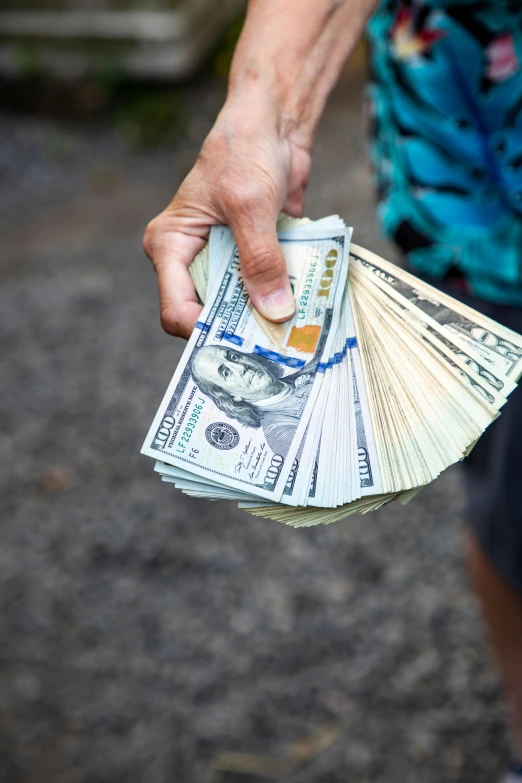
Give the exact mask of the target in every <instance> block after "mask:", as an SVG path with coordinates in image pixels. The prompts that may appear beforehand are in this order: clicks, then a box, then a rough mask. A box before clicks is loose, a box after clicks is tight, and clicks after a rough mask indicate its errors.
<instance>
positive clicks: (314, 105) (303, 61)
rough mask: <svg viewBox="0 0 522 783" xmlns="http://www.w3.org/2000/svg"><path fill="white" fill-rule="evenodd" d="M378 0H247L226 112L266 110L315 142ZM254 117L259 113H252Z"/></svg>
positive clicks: (302, 140) (285, 129) (302, 141)
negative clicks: (332, 92)
mask: <svg viewBox="0 0 522 783" xmlns="http://www.w3.org/2000/svg"><path fill="white" fill-rule="evenodd" d="M376 5H377V0H250V3H249V7H248V13H247V18H246V22H245V26H244V29H243V32H242V34H241V37H240V40H239V42H238V45H237V48H236V52H235V55H234V60H233V63H232V68H231V73H230V82H229V92H228V98H227V103H226V105H225V107H226V109H227V111H229V112H232V113H234V112H235V111H236V109H237V111H238V112H241V115H242V116H243V117H245V116H246V115H247V112H246V111H245V109H246V107H247V106H250V107H251V116H252V118H256V117H257V116H258V114H259V110H261V111H263V112H266V111H267V110H268V112H269V113H271V114H272V115H273V116H274V120H275V121H276V122H277V123H278V126H279V127H278V130H279V132H280V133H281V134H282V135H283V136H286V137H290V136H291V137H292V138H293V140H294V142H295V143H297V144H299V145H300V146H302V147H305V148H307V149H310V148H311V146H312V144H313V139H314V136H315V131H316V127H317V124H318V122H319V118H320V116H321V113H322V110H323V107H324V104H325V102H326V99H327V97H328V94H329V92H330V90H331V88H332V87H333V85H334V84H335V81H336V80H337V77H338V76H339V73H340V71H341V68H342V67H343V64H344V62H345V61H346V59H347V58H348V57H349V55H350V54H351V52H352V51H353V49H354V47H355V45H356V43H357V41H358V39H359V37H360V35H361V33H362V31H363V28H364V25H365V23H366V20H367V19H368V17H369V16H370V14H371V13H372V11H373V9H374V8H375V6H376ZM253 121H255V119H253Z"/></svg>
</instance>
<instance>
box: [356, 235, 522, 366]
mask: <svg viewBox="0 0 522 783" xmlns="http://www.w3.org/2000/svg"><path fill="white" fill-rule="evenodd" d="M351 252H352V255H353V257H354V259H355V260H356V262H359V263H360V264H362V266H363V267H364V268H365V269H366V270H367V271H368V272H370V273H371V274H373V275H374V277H375V280H376V282H378V281H379V280H381V281H383V282H384V283H386V284H387V285H388V286H389V287H390V289H392V290H393V291H395V292H396V294H398V295H399V296H400V298H401V299H402V300H403V301H407V302H409V303H411V304H412V305H414V306H415V307H416V308H418V309H419V310H421V311H422V312H424V313H425V315H426V316H428V318H429V319H430V321H431V322H433V321H434V322H436V323H437V324H438V325H440V327H441V328H442V329H443V330H444V332H446V334H447V335H448V337H449V338H450V339H451V340H452V341H453V342H454V343H455V344H456V345H459V344H460V345H462V347H463V349H464V350H465V352H466V353H467V354H469V355H472V356H474V357H475V358H476V360H477V361H478V362H479V363H480V364H481V365H482V366H483V367H484V368H485V369H486V370H487V369H489V370H490V371H491V372H492V373H493V374H494V375H495V376H496V377H498V376H500V375H504V376H506V377H507V378H509V379H510V380H511V381H517V380H518V379H519V377H520V375H521V374H522V338H521V337H520V335H518V334H516V333H515V332H512V331H511V330H510V329H507V328H505V327H503V326H501V325H500V324H498V323H497V322H496V321H493V320H491V319H490V318H487V317H486V316H484V315H482V314H481V313H478V312H476V311H475V310H473V309H472V308H470V307H467V306H466V305H464V304H462V303H461V302H458V301H456V300H455V299H453V298H452V297H450V296H448V295H447V294H444V293H442V292H441V291H439V290H438V289H436V288H434V287H433V286H430V285H429V284H428V283H424V282H423V281H422V280H419V279H418V278H416V277H414V276H413V275H411V274H409V273H408V272H406V271H405V270H403V269H400V268H399V267H397V266H395V265H394V264H391V263H390V262H389V261H385V260H384V259H382V258H379V256H376V255H375V254H374V253H371V252H370V251H368V250H365V249H364V248H362V247H359V246H357V245H352V250H351Z"/></svg>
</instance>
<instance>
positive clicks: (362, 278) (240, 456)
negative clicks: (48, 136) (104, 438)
mask: <svg viewBox="0 0 522 783" xmlns="http://www.w3.org/2000/svg"><path fill="white" fill-rule="evenodd" d="M278 230H279V239H280V242H281V247H282V250H283V253H284V256H285V261H286V264H287V269H288V273H289V277H290V281H291V285H292V289H293V291H294V295H295V297H296V302H297V314H299V311H300V310H303V312H304V316H305V324H304V326H305V329H304V331H299V329H301V328H302V324H301V323H300V322H299V320H298V317H297V314H296V316H295V318H294V320H293V321H291V322H290V323H289V324H282V325H274V324H271V323H269V322H267V321H265V320H264V319H263V318H262V317H261V316H260V315H259V314H258V313H256V312H255V310H253V308H252V307H251V305H250V303H249V302H248V300H247V298H246V295H245V292H244V290H243V288H242V282H241V276H240V272H239V268H238V258H237V252H236V254H235V256H234V252H235V245H234V241H233V236H232V233H231V232H230V229H228V228H227V227H226V226H216V227H213V229H212V231H211V234H210V240H209V243H208V245H207V247H206V248H205V249H204V250H203V251H202V252H201V253H200V254H198V256H197V257H196V259H195V261H194V263H193V264H192V266H191V267H190V273H191V275H192V277H193V280H194V283H195V286H196V289H197V291H198V295H199V297H200V299H201V301H203V302H206V305H205V309H204V311H203V314H202V316H201V318H200V323H199V324H198V326H197V327H196V330H195V333H194V335H193V338H192V342H191V343H189V346H188V347H187V351H188V354H187V356H185V355H184V358H183V360H182V365H183V367H181V368H178V372H177V374H176V375H175V376H174V379H173V381H172V382H171V387H172V388H170V389H169V391H168V393H167V395H166V396H165V399H164V401H163V403H162V406H160V409H159V411H158V414H157V416H156V419H155V422H154V424H153V427H151V431H150V432H149V436H148V439H147V441H146V453H148V454H149V455H150V456H155V457H156V459H157V462H156V467H155V470H156V471H157V472H158V473H159V474H160V476H161V478H162V480H163V481H165V482H167V483H172V484H174V485H175V486H176V487H177V488H178V489H181V490H182V491H183V492H186V493H187V494H189V495H192V496H194V497H198V498H206V499H210V500H220V499H228V500H235V501H237V502H238V505H239V507H240V508H244V509H245V510H246V511H248V512H249V513H251V514H254V515H257V516H262V517H269V518H272V519H276V520H278V521H280V522H282V523H284V524H287V525H291V526H293V527H307V526H309V525H315V524H329V523H331V522H334V521H337V520H339V519H342V518H343V517H345V516H348V515H350V514H352V513H355V512H360V513H370V512H371V511H373V510H376V509H377V508H380V507H382V506H383V505H386V504H387V503H390V502H392V501H394V500H398V501H399V502H401V503H406V502H409V500H411V498H412V497H414V496H415V495H416V493H417V492H418V491H419V489H420V488H422V486H424V485H425V484H427V483H429V482H430V481H433V480H434V479H435V478H436V477H437V476H438V475H440V473H441V472H442V471H443V470H445V469H446V468H447V467H448V466H449V465H451V464H453V463H454V462H456V461H459V460H460V459H463V458H465V457H466V455H467V454H469V452H470V451H471V449H472V448H473V446H474V445H475V443H476V442H477V440H478V439H479V437H480V436H481V434H482V432H483V431H484V430H485V429H486V428H487V427H488V426H489V425H490V424H491V422H493V421H494V420H495V418H497V416H498V415H499V412H500V410H501V408H502V407H503V406H504V405H505V404H506V400H507V398H508V396H509V394H510V393H511V392H512V391H513V389H514V388H515V387H516V381H517V380H518V378H519V376H520V374H521V371H522V337H520V335H517V334H516V333H514V332H511V331H510V330H508V329H505V328H504V327H502V326H500V325H499V324H497V323H495V322H494V321H492V320H491V319H488V318H486V317H485V316H483V315H481V314H480V313H477V312H475V311H474V310H472V309H471V308H469V307H467V306H465V305H463V304H461V303H460V302H458V301H456V300H454V299H452V298H451V297H449V296H447V295H446V294H442V293H441V292H439V291H438V290H437V289H435V288H433V287H431V286H429V285H428V284H426V283H424V282H423V281H420V280H418V279H417V278H415V277H414V276H413V275H411V274H409V273H407V272H405V271H404V270H402V269H400V268H398V267H396V266H394V265H392V264H390V263H389V262H387V261H386V260H384V259H381V258H379V257H378V256H375V255H374V254H373V253H371V252H370V251H367V250H365V249H364V248H361V247H358V246H356V245H351V246H350V255H349V256H348V253H346V255H343V263H342V266H343V268H342V270H341V269H340V267H338V269H337V271H336V272H335V273H334V272H332V271H331V270H332V268H333V267H332V266H331V260H332V258H333V256H330V262H329V263H330V266H329V265H328V263H327V262H326V261H324V265H323V267H321V268H322V269H323V272H319V273H318V272H317V268H316V266H314V264H315V262H316V260H317V252H318V247H319V245H320V244H321V246H322V247H323V250H322V251H321V252H322V258H323V260H324V259H325V258H326V259H328V253H329V252H330V249H329V248H330V246H328V245H327V246H323V245H322V242H323V240H324V238H325V236H326V237H327V241H335V237H339V236H343V235H344V236H345V242H344V249H345V250H347V247H348V241H349V234H344V223H343V221H342V220H341V218H339V217H338V216H335V215H334V216H330V217H329V218H325V219H323V220H321V221H316V222H313V221H309V220H308V219H303V220H296V219H294V218H288V217H286V216H280V218H279V220H278ZM322 230H325V231H326V234H322V233H321V231H322ZM312 246H313V248H312ZM303 248H305V250H303ZM314 248H315V249H314ZM320 254H321V253H319V255H320ZM338 258H340V256H339V257H337V260H336V262H335V264H334V266H336V265H337V263H338ZM348 258H349V259H350V261H349V265H348ZM347 266H348V272H346V267H347ZM324 269H326V270H328V277H330V278H331V286H327V287H328V288H329V289H331V293H332V294H333V296H332V300H331V306H330V312H331V317H329V316H328V313H327V310H326V309H325V308H321V304H323V303H322V302H321V301H320V300H321V299H322V297H321V296H318V295H317V287H316V289H314V285H315V284H316V283H317V274H319V275H320V278H321V279H323V274H324ZM227 275H228V276H229V277H227ZM334 278H335V279H334ZM225 280H226V281H227V282H226V284H225V282H224V281H225ZM311 280H312V281H313V280H315V283H314V282H312V289H310V281H311ZM320 287H321V285H320V284H319V288H320ZM323 287H324V286H323ZM311 290H312V294H311ZM313 290H315V291H316V294H315V299H314V294H313ZM294 328H295V331H294ZM207 348H210V350H211V351H215V350H216V349H223V348H226V349H227V350H232V351H233V354H232V356H231V357H230V356H228V355H227V356H226V360H227V362H228V364H227V365H226V367H228V368H229V369H230V368H232V369H237V365H239V364H240V365H241V366H242V368H243V369H242V372H244V373H245V376H246V377H248V375H249V373H250V374H252V370H253V365H252V364H249V362H250V359H252V360H253V361H254V362H256V361H257V362H259V361H260V357H262V358H263V359H266V360H268V361H269V362H270V363H271V365H270V366H272V364H275V365H276V366H277V367H278V370H277V372H275V371H274V373H275V375H276V378H275V384H274V385H273V386H272V391H273V392H275V393H274V394H272V395H268V398H267V399H265V400H262V399H257V400H250V402H252V403H253V405H254V407H257V409H258V410H257V413H258V417H257V420H256V421H257V422H258V424H257V426H254V425H255V422H253V421H251V422H250V423H249V422H246V423H245V422H240V421H239V420H238V418H237V415H236V416H234V413H233V410H234V406H236V407H240V408H242V407H243V406H242V404H241V403H242V402H244V400H243V398H242V396H241V394H240V393H239V392H238V389H237V388H236V390H235V391H236V393H235V394H234V395H233V396H232V402H231V403H230V405H229V406H228V407H227V405H226V403H222V402H220V401H221V397H220V394H221V392H220V390H219V388H218V389H217V390H216V388H215V387H214V386H212V387H208V389H207V391H208V395H207V400H206V402H205V406H206V407H205V408H204V411H205V412H204V413H201V412H198V415H197V417H196V418H197V420H195V418H194V415H193V413H194V411H193V410H192V409H190V410H189V409H187V395H188V397H190V392H191V391H192V390H193V389H194V388H196V392H195V393H199V394H201V395H202V396H204V394H205V389H202V388H201V383H202V384H203V385H205V378H201V377H199V380H200V381H201V383H200V385H199V386H198V378H196V377H195V375H196V376H197V375H198V370H197V365H198V360H197V358H196V359H194V356H196V357H197V354H198V352H200V356H201V355H203V356H205V354H204V352H205V351H206V350H207ZM207 355H208V351H207ZM213 355H214V354H213ZM216 355H217V356H218V358H219V361H218V362H217V364H220V365H224V364H225V363H224V362H223V361H222V360H221V357H220V356H219V354H216ZM245 357H246V358H245ZM248 357H250V358H248ZM209 359H212V357H211V356H210V355H209ZM210 364H212V361H211V362H210ZM215 364H216V362H215ZM234 364H235V365H236V367H234ZM203 365H204V370H205V366H206V365H208V363H207V362H206V361H204V362H203ZM254 366H255V365H254ZM226 367H225V369H226ZM267 368H268V365H265V367H264V368H263V370H265V369H267ZM207 369H208V368H207ZM194 370H195V372H194ZM269 374H270V373H269ZM199 375H200V376H201V373H200V374H199ZM203 375H205V372H203ZM261 375H262V376H263V377H265V379H266V374H264V373H261ZM183 379H185V380H184V381H183ZM206 380H208V378H207V379H206ZM214 380H215V378H214ZM277 382H280V383H281V384H283V385H278V383H277ZM183 383H185V386H184V387H183V391H182V392H181V393H179V387H180V385H181V386H183ZM285 384H286V386H285ZM217 386H218V387H222V386H223V384H222V382H221V381H219V382H218V383H217ZM269 386H270V384H269ZM287 387H290V389H288V388H287ZM221 391H222V389H221ZM263 393H264V394H266V389H265V390H264V392H263ZM297 398H299V399H300V400H301V401H304V402H303V407H302V409H299V410H300V412H299V415H297V416H294V418H293V421H292V413H293V406H294V403H295V402H296V400H297ZM229 402H230V400H229ZM267 403H268V404H267ZM212 405H214V407H213V408H212V407H211V406H212ZM220 405H221V407H220ZM224 408H226V410H224ZM191 410H192V415H191V414H190V411H191ZM205 416H206V418H205ZM169 417H170V418H169ZM187 428H188V432H189V434H190V438H189V444H188V445H187V446H185V451H184V452H183V454H182V455H181V456H180V455H179V454H176V453H172V452H173V450H174V451H175V447H176V442H177V443H178V445H179V444H180V443H181V444H182V445H184V443H185V442H184V441H183V440H180V438H181V435H182V434H185V436H186V437H187V436H188V435H187ZM167 432H168V433H170V434H169V435H168V438H167V439H166V435H167ZM175 433H176V434H175ZM283 433H286V435H284V436H283ZM158 436H159V441H160V443H159V445H158ZM236 437H238V438H239V440H238V442H237V443H236ZM209 438H210V440H212V439H214V441H215V443H214V444H213V445H212V444H211V443H210V442H209ZM274 438H276V440H278V443H277V444H276V443H274ZM154 440H156V443H155V445H154ZM283 442H284V445H283V446H281V444H282V443H283ZM189 446H190V447H191V448H193V452H192V454H190V453H189V455H188V457H187V449H188V448H189ZM205 449H206V451H205ZM196 450H197V453H196ZM258 455H261V456H259V460H258ZM274 458H275V461H276V463H277V465H276V466H275V469H273V468H274V466H273V461H274ZM249 460H250V462H249ZM261 460H264V462H263V464H264V465H266V464H268V465H269V473H268V477H269V484H268V485H267V484H266V477H265V476H264V475H263V470H262V469H261V472H259V471H258V467H260V464H261ZM249 471H250V472H249ZM252 471H253V472H252ZM256 471H257V473H256ZM276 472H277V475H276Z"/></svg>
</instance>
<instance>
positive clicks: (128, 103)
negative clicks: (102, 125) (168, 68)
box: [112, 86, 185, 147]
mask: <svg viewBox="0 0 522 783" xmlns="http://www.w3.org/2000/svg"><path fill="white" fill-rule="evenodd" d="M112 102H113V103H114V109H113V112H112V116H113V121H114V126H115V128H116V129H117V130H118V131H119V132H120V133H122V134H123V135H124V137H125V138H126V139H127V141H128V142H129V143H130V144H132V145H133V146H136V147H153V146H158V145H160V144H164V143H167V142H172V141H174V140H176V139H177V138H179V136H180V135H181V134H182V133H183V131H184V130H185V121H184V116H185V115H184V111H183V99H182V94H181V92H180V91H179V90H175V89H172V88H161V87H150V86H148V87H139V86H122V87H121V88H120V89H118V90H117V91H116V94H115V95H114V96H113V101H112Z"/></svg>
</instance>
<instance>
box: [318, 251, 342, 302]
mask: <svg viewBox="0 0 522 783" xmlns="http://www.w3.org/2000/svg"><path fill="white" fill-rule="evenodd" d="M338 258H339V251H338V250H334V249H333V248H332V250H330V252H329V253H328V255H327V256H326V262H325V266H326V269H325V270H324V272H323V274H322V275H321V282H320V284H319V290H318V292H317V296H328V295H329V294H330V287H331V285H332V282H333V276H334V273H333V270H334V266H335V265H336V263H337V260H338Z"/></svg>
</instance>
